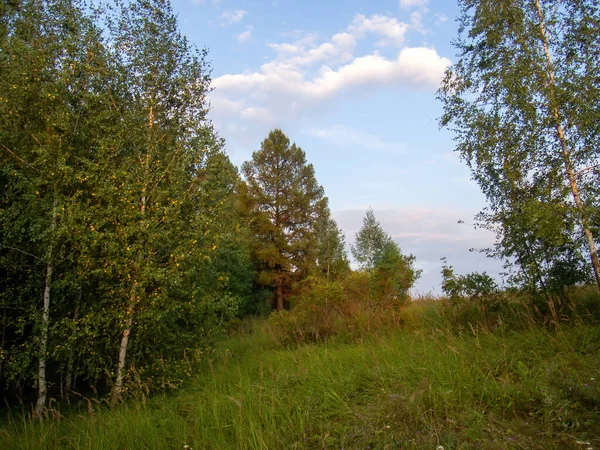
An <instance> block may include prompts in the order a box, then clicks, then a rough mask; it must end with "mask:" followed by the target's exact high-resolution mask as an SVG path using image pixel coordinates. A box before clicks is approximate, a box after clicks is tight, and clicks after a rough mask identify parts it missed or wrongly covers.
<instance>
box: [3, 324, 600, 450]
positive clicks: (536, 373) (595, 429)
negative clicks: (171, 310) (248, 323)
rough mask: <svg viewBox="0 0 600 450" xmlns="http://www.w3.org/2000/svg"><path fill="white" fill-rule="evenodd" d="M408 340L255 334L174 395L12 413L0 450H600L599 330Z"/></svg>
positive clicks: (418, 331)
mask: <svg viewBox="0 0 600 450" xmlns="http://www.w3.org/2000/svg"><path fill="white" fill-rule="evenodd" d="M259 328H260V327H259ZM409 328H410V327H409ZM412 328H414V329H404V330H397V331H395V332H394V333H391V334H388V335H386V336H382V337H377V336H373V337H372V338H370V339H369V340H368V341H363V342H361V343H358V344H356V343H354V344H345V343H341V342H338V343H336V342H333V343H330V344H327V345H318V346H317V345H314V346H313V345H307V346H302V347H300V348H295V349H283V348H279V347H277V346H276V345H275V344H274V343H273V341H272V339H271V338H270V335H269V334H268V333H265V332H264V331H261V330H257V331H256V332H254V333H252V334H249V335H244V336H240V337H237V338H235V339H231V340H229V341H227V342H224V343H222V345H221V347H220V349H219V350H217V351H216V352H215V354H214V356H213V359H212V361H211V362H210V363H207V364H206V366H205V367H204V368H203V370H202V373H201V374H200V375H199V376H197V377H195V378H194V379H192V380H191V381H190V382H189V383H188V384H187V386H186V387H185V388H183V389H180V390H178V391H176V392H175V393H174V394H173V393H172V394H168V395H157V396H154V397H153V398H151V399H150V400H148V401H146V402H141V401H137V402H135V401H131V402H129V403H126V404H125V405H122V406H121V407H118V408H115V409H113V410H108V409H105V408H100V407H98V406H97V405H94V408H95V411H94V413H93V414H90V413H88V412H85V411H84V412H83V413H80V414H77V413H70V414H67V415H66V416H65V417H63V418H61V420H60V421H51V420H49V421H45V422H43V423H41V424H38V423H35V424H33V423H31V422H29V421H28V420H26V419H24V418H23V417H22V416H14V415H13V416H11V418H10V420H11V422H10V424H5V426H3V427H2V428H0V448H2V449H11V448H31V449H34V448H77V449H79V448H82V449H83V448H85V449H88V448H89V449H145V448H147V449H162V448H164V449H177V448H179V449H183V448H184V446H185V445H188V446H189V447H190V448H192V449H196V450H198V449H204V448H215V449H246V448H252V449H254V448H268V449H284V448H345V449H351V448H360V449H363V448H372V449H374V448H377V449H385V448H415V449H435V448H436V447H437V446H438V445H442V446H443V447H444V448H445V449H453V448H487V449H501V448H523V449H534V448H539V449H553V448H555V449H565V448H573V449H588V448H594V449H600V384H599V383H600V328H598V327H589V326H579V327H564V328H562V329H561V330H559V331H554V332H550V331H547V330H545V329H540V328H532V329H529V330H526V331H519V332H502V331H501V330H500V331H496V332H494V333H487V334H482V333H480V334H477V335H475V336H474V335H473V334H472V333H463V334H455V333H451V332H450V331H449V330H448V329H437V328H436V327H435V326H430V327H425V326H421V327H412ZM92 416H93V420H92ZM587 443H589V444H587Z"/></svg>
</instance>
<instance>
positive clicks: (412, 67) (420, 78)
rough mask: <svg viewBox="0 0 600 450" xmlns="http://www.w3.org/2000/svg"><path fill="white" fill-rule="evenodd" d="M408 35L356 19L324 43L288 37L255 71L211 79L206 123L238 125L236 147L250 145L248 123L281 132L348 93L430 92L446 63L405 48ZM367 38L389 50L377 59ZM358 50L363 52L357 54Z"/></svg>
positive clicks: (428, 51) (375, 20)
mask: <svg viewBox="0 0 600 450" xmlns="http://www.w3.org/2000/svg"><path fill="white" fill-rule="evenodd" d="M413 20H414V18H413ZM410 30H413V31H414V30H416V28H415V26H414V24H413V23H403V22H400V21H399V20H397V19H396V18H393V17H387V16H382V15H374V16H370V17H366V16H364V15H357V16H355V17H354V19H353V20H352V21H351V23H350V24H349V25H348V26H347V27H346V28H345V29H344V30H342V31H340V32H338V33H336V34H333V35H332V36H330V37H329V38H328V39H323V38H322V37H321V38H320V37H319V36H317V35H316V34H314V33H304V34H300V33H299V32H293V33H290V34H288V36H289V38H291V39H289V40H288V41H284V42H278V43H270V44H268V47H269V48H270V49H271V50H272V51H273V52H274V57H273V58H271V59H268V60H267V61H266V62H265V63H264V64H263V65H262V66H261V67H260V68H259V69H256V70H248V71H245V72H242V73H232V74H226V75H222V76H220V77H217V78H215V79H214V80H213V86H214V88H215V90H214V91H213V92H212V93H211V102H212V106H213V108H212V112H211V114H212V117H213V119H214V120H215V122H216V124H217V126H220V127H222V128H225V127H228V126H229V125H231V124H232V123H236V124H237V125H238V127H237V128H236V130H235V131H236V133H237V134H236V136H235V137H234V140H235V141H237V142H241V141H248V138H247V137H244V136H241V133H242V132H244V131H242V130H252V129H253V127H252V125H251V123H256V124H259V125H260V126H258V127H254V128H256V129H257V130H260V132H261V133H262V132H264V131H265V128H267V130H268V126H271V127H273V126H284V125H285V124H286V123H287V121H290V120H295V119H297V118H298V117H299V116H300V114H301V113H302V112H303V111H306V110H308V109H314V108H315V107H316V106H317V105H319V104H324V103H325V102H327V101H329V100H331V99H333V98H335V97H338V96H341V95H348V94H350V93H352V92H353V91H357V90H360V91H361V92H365V91H366V90H375V89H383V88H390V87H397V88H398V87H399V88H405V89H423V90H429V91H433V90H435V89H436V88H437V87H438V85H439V82H440V80H441V78H442V76H443V73H444V71H445V69H446V67H447V66H448V65H449V64H450V61H449V60H448V59H447V58H444V57H442V56H440V55H439V54H438V53H437V52H436V51H435V50H434V49H432V48H426V47H409V46H406V45H405V38H406V33H408V32H409V31H410ZM251 36H252V28H251V27H248V29H247V30H246V31H245V32H244V33H241V34H239V35H237V36H236V38H237V40H238V41H239V42H245V41H247V40H248V39H250V38H251ZM369 36H373V37H375V38H376V40H377V39H378V42H377V43H376V44H375V45H376V46H381V45H384V44H385V45H386V46H388V47H389V46H392V47H393V48H395V49H389V48H388V49H386V52H385V53H382V52H383V50H381V51H380V50H377V49H376V48H375V47H373V44H372V43H371V42H369V41H365V40H366V38H367V37H369ZM363 41H364V42H363ZM359 44H361V45H360V46H359ZM369 46H370V47H371V48H370V49H369ZM358 49H360V50H361V51H362V53H360V54H357V53H358V52H357V50H358ZM244 125H248V126H244ZM338 131H339V130H338ZM340 134H341V133H338V135H340ZM228 137H231V136H228ZM338 137H339V136H338ZM355 137H357V139H358V136H355ZM363 137H364V136H363ZM333 138H334V136H329V139H333ZM338 140H339V139H338ZM375 145H377V144H375Z"/></svg>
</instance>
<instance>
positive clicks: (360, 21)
mask: <svg viewBox="0 0 600 450" xmlns="http://www.w3.org/2000/svg"><path fill="white" fill-rule="evenodd" d="M409 28H410V24H408V23H405V22H400V21H398V19H396V18H394V17H387V16H382V15H379V14H375V15H374V16H371V17H365V16H364V15H362V14H358V15H357V16H356V17H355V18H354V21H353V22H352V24H351V25H350V26H349V27H348V30H349V31H350V32H351V33H353V34H354V35H357V36H359V37H364V36H365V35H366V34H369V33H373V34H375V35H378V36H380V37H382V39H381V40H380V41H379V42H378V45H396V46H400V45H402V44H403V43H404V37H405V35H406V32H407V31H408V29H409Z"/></svg>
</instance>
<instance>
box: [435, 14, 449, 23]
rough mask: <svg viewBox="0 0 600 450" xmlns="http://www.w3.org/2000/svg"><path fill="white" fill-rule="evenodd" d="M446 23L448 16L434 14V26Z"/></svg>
mask: <svg viewBox="0 0 600 450" xmlns="http://www.w3.org/2000/svg"><path fill="white" fill-rule="evenodd" d="M447 21H448V16H447V15H445V14H436V15H435V22H434V23H435V24H436V25H440V24H442V23H445V22H447Z"/></svg>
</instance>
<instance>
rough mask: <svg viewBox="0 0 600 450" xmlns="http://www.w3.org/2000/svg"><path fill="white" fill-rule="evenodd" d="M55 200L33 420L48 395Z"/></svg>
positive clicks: (44, 404) (38, 414)
mask: <svg viewBox="0 0 600 450" xmlns="http://www.w3.org/2000/svg"><path fill="white" fill-rule="evenodd" d="M56 208H57V199H56V192H55V193H54V201H53V204H52V222H51V224H50V243H49V247H48V254H47V259H46V277H45V281H44V297H43V301H44V306H43V311H42V329H41V333H40V348H39V352H40V356H39V366H38V399H37V403H36V405H35V410H34V412H33V416H34V418H38V419H40V418H41V417H42V414H43V412H44V410H45V409H46V397H47V394H48V386H47V385H46V352H47V351H48V326H49V322H50V292H51V288H52V272H53V271H54V266H53V264H52V257H53V253H54V252H53V250H54V248H53V247H54V232H55V229H56V215H57V211H56Z"/></svg>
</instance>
